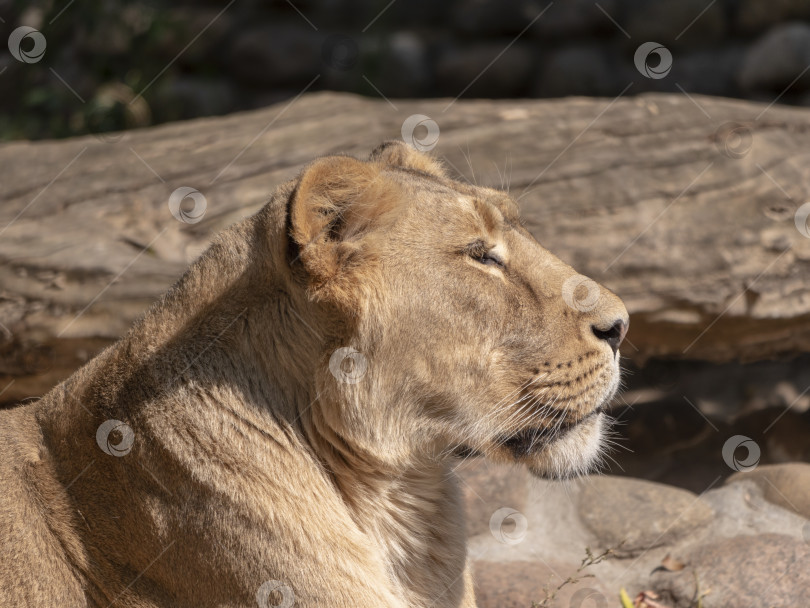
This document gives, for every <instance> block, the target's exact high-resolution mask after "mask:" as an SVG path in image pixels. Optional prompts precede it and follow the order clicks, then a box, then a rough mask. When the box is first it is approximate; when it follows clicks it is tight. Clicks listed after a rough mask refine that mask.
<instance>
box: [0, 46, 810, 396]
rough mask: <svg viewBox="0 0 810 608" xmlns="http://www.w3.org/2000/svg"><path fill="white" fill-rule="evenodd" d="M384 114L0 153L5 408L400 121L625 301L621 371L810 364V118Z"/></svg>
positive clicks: (273, 120) (620, 109)
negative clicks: (301, 173) (190, 215)
mask: <svg viewBox="0 0 810 608" xmlns="http://www.w3.org/2000/svg"><path fill="white" fill-rule="evenodd" d="M504 58H505V56H504V57H502V58H501V59H504ZM313 61H315V60H314V59H313ZM318 61H322V60H321V59H318ZM496 65H497V63H496ZM302 69H303V68H302ZM492 69H494V66H493V68H492ZM394 101H395V104H394V105H395V108H394V107H392V106H391V105H389V104H388V102H386V101H384V100H371V99H364V98H359V97H356V96H351V95H340V94H313V95H304V96H303V97H301V98H299V99H298V100H296V101H294V102H292V103H291V102H290V100H287V101H285V102H283V103H281V104H279V105H277V106H275V107H270V108H266V109H262V110H258V111H254V112H247V113H242V114H236V115H232V116H227V117H222V118H213V119H203V120H195V121H191V122H186V123H175V124H170V125H165V126H161V127H157V128H151V129H145V130H141V131H130V132H126V133H124V134H121V135H120V136H119V135H117V134H109V135H105V136H103V137H101V136H99V137H98V138H96V137H83V138H77V139H71V140H63V141H53V142H49V141H43V142H36V143H29V142H23V141H20V142H13V143H7V144H3V145H2V146H0V183H3V184H5V188H4V189H3V191H2V193H0V324H2V325H0V391H4V392H3V393H2V395H0V400H4V401H13V400H18V399H22V398H25V397H29V396H36V395H39V394H42V393H43V392H44V391H46V390H47V389H49V388H50V387H51V386H52V385H53V384H54V383H55V382H57V381H58V380H59V379H61V378H64V377H65V376H66V375H68V374H69V373H70V372H72V371H74V370H75V368H76V367H77V366H79V365H80V364H81V363H82V362H83V361H85V360H86V359H87V358H88V357H89V356H92V355H93V354H94V353H95V352H97V351H98V350H99V349H100V348H101V347H103V346H104V345H106V344H109V343H110V341H112V340H114V339H116V338H117V337H118V336H120V335H121V333H122V332H123V331H125V330H126V328H127V327H129V326H130V324H131V323H132V321H133V320H134V319H135V318H136V317H137V316H138V315H139V314H141V313H142V312H143V310H144V309H145V307H146V306H148V305H149V304H150V303H151V302H153V301H154V300H155V299H156V298H157V297H158V296H159V295H160V294H161V293H162V292H163V291H164V290H165V289H166V288H167V287H168V286H169V285H170V284H171V283H172V282H174V281H175V280H176V279H177V278H178V277H179V276H180V274H181V273H182V272H183V270H184V269H185V268H186V267H187V265H188V263H189V262H190V261H191V260H192V259H193V258H194V256H195V255H197V254H198V253H199V252H200V251H201V249H202V248H204V247H205V245H206V243H207V242H208V241H209V240H210V238H211V236H212V234H213V233H215V232H216V231H218V230H220V229H222V228H224V227H225V226H227V225H228V224H230V223H232V222H235V221H237V220H239V218H240V217H242V216H244V215H247V214H250V213H253V212H255V211H256V210H257V209H258V208H259V207H260V206H261V205H262V204H263V203H264V202H265V201H266V200H267V197H268V195H269V193H270V192H271V191H272V190H273V188H274V187H275V186H276V185H277V184H279V183H280V182H281V181H283V180H286V179H288V178H290V177H292V176H293V175H294V174H295V173H296V172H297V171H298V170H299V169H300V167H302V166H303V164H304V163H306V162H308V161H310V160H311V159H313V158H314V157H316V156H318V155H322V154H327V153H333V152H348V153H351V154H356V155H361V156H363V155H366V154H368V151H369V150H370V149H371V148H372V147H373V146H374V145H376V144H377V143H379V142H380V141H381V140H383V139H386V138H399V137H401V136H402V134H401V130H402V124H403V121H404V120H405V119H406V118H407V117H409V116H411V115H412V114H425V115H428V116H430V117H431V118H432V119H433V120H435V121H436V122H437V124H438V126H439V127H440V130H441V135H440V137H439V142H438V146H437V147H436V149H435V150H434V153H435V154H437V155H438V156H439V157H440V158H443V159H445V160H446V163H447V166H448V167H449V169H450V171H451V172H453V173H455V174H457V175H459V176H460V177H461V179H469V180H476V181H477V182H478V183H483V184H490V185H493V186H496V187H501V185H506V184H509V187H510V190H511V193H512V194H513V195H514V197H515V198H517V199H519V201H520V204H521V206H522V208H523V215H524V218H525V221H526V225H527V227H528V229H529V230H531V231H532V232H533V233H534V234H535V236H537V238H538V239H539V240H540V241H541V242H542V243H543V244H544V245H545V246H547V247H548V248H549V249H551V250H552V251H554V252H556V253H557V254H558V255H560V257H562V259H563V260H565V261H566V262H568V263H571V264H572V265H574V266H575V267H576V268H578V270H579V271H580V272H582V273H583V274H587V275H589V276H591V277H593V278H594V279H596V280H599V281H602V282H604V283H605V284H606V285H607V286H608V287H610V288H612V289H613V290H614V291H616V292H617V293H619V294H620V295H621V296H622V297H623V299H624V301H625V303H626V304H627V307H628V309H629V310H630V312H631V316H632V322H631V329H630V334H629V336H628V342H627V346H626V347H623V349H622V350H623V354H625V355H629V356H632V357H635V358H637V359H639V360H643V359H645V358H647V357H649V356H653V355H658V356H672V357H686V358H693V359H694V358H697V359H712V360H720V361H722V360H739V359H743V360H745V359H766V358H770V357H773V356H774V355H777V354H791V353H796V352H801V351H804V350H807V349H810V291H809V288H808V286H810V238H807V237H806V236H804V235H803V234H802V233H801V232H800V231H799V230H798V229H797V228H796V224H795V222H794V214H795V213H796V211H797V210H798V209H799V208H800V206H801V205H802V203H803V202H804V201H805V200H806V199H805V196H806V192H807V191H808V188H809V187H810V168H808V165H807V164H806V163H800V162H797V161H796V159H798V158H801V157H802V155H803V154H804V153H805V152H806V150H807V149H808V147H810V132H809V131H807V129H806V125H807V122H808V118H810V111H808V110H804V109H795V108H784V107H779V106H772V107H770V108H768V107H767V106H765V105H763V104H753V103H748V102H740V101H728V100H719V99H711V98H705V97H700V96H694V95H693V96H692V98H691V99H689V98H687V97H685V96H683V95H673V96H665V95H651V96H642V97H637V98H632V99H618V100H616V101H612V100H605V99H576V98H574V99H564V100H555V101H541V100H535V101H525V100H523V101H482V100H480V101H456V102H454V103H451V102H452V100H451V99H444V100H430V101H404V100H394ZM757 119H758V120H757ZM729 123H732V124H731V125H729ZM468 161H469V165H468ZM180 187H191V188H196V189H198V190H199V191H200V192H201V193H202V194H203V195H204V196H205V199H206V201H207V208H206V211H205V214H204V216H203V217H202V218H201V221H199V222H198V223H194V224H188V223H184V222H182V221H178V220H175V219H174V217H173V216H172V214H171V213H170V210H169V206H168V201H169V197H170V195H171V194H172V192H174V191H175V190H176V189H177V188H180ZM189 202H190V199H189V200H187V201H186V203H189ZM804 232H805V233H807V234H810V232H808V231H807V230H806V229H804ZM12 380H14V383H13V384H11V386H9V383H10V382H11V381H12Z"/></svg>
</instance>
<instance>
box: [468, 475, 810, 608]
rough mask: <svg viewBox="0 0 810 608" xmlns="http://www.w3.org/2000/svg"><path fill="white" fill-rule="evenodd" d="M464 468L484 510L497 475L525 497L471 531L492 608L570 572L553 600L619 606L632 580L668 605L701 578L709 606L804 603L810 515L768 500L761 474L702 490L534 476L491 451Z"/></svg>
mask: <svg viewBox="0 0 810 608" xmlns="http://www.w3.org/2000/svg"><path fill="white" fill-rule="evenodd" d="M762 468H767V469H768V474H769V477H770V478H772V479H787V478H788V477H789V476H790V475H791V474H792V473H791V471H792V470H793V469H794V467H793V465H780V466H773V467H762ZM757 470H759V468H757V469H755V471H757ZM459 474H460V475H461V476H462V478H463V480H464V484H463V485H464V486H465V487H467V494H466V496H467V508H468V513H471V512H475V511H476V510H480V507H479V505H477V504H475V503H476V502H477V499H476V498H475V495H476V494H485V493H486V491H487V487H490V485H489V484H491V480H492V479H493V478H497V479H500V480H505V479H509V480H510V481H509V483H507V484H506V487H503V484H501V488H500V491H501V492H503V493H504V496H509V495H513V496H514V495H522V494H524V493H525V495H526V496H527V499H526V502H525V507H524V508H523V509H520V510H517V509H511V510H510V511H509V516H508V518H506V519H502V518H503V513H502V512H501V513H498V512H497V511H493V512H492V513H491V516H492V518H493V519H494V520H495V523H496V524H497V523H498V522H502V525H501V526H498V525H493V526H490V529H487V530H482V531H481V532H480V533H478V534H474V536H473V537H472V538H471V540H470V548H469V553H470V557H471V559H472V560H473V563H474V572H475V579H476V586H477V589H478V600H479V605H480V606H482V607H483V608H489V607H495V606H498V607H499V608H500V607H504V606H507V607H512V606H514V607H521V608H529V606H532V602H540V601H541V600H543V599H544V598H545V597H546V594H547V591H554V590H555V589H557V587H559V585H560V583H562V582H564V581H566V580H567V579H569V577H570V578H572V579H573V581H574V582H571V583H568V584H564V585H563V586H562V588H561V589H560V591H559V593H558V595H557V596H556V598H555V600H554V601H552V602H549V603H548V604H547V605H548V606H555V607H558V608H563V607H564V608H572V607H574V606H583V607H584V606H600V607H602V606H604V607H607V606H618V605H619V601H618V597H619V590H620V589H622V588H624V589H625V590H626V591H627V593H628V594H629V595H630V597H635V596H636V595H637V594H639V593H641V592H645V591H652V592H654V593H657V594H658V595H659V597H660V601H661V602H662V603H663V605H664V606H667V608H694V606H696V603H695V597H696V595H695V592H696V589H697V586H699V589H700V593H701V594H702V593H705V592H709V594H708V595H706V596H705V598H704V599H703V604H702V605H703V606H705V607H706V608H722V607H726V606H728V607H732V606H733V607H734V608H763V606H768V607H774V608H794V607H796V606H804V605H805V604H806V597H807V593H810V574H809V573H810V570H808V568H807V563H808V558H810V520H808V519H806V518H804V517H801V516H799V515H796V514H795V513H794V512H793V511H792V510H790V509H784V508H782V507H781V506H778V505H776V504H774V503H773V502H771V501H769V500H767V499H766V497H765V496H764V495H763V491H762V489H761V488H760V487H759V485H758V484H757V483H756V482H755V481H753V480H749V479H747V478H743V479H742V480H741V481H736V482H732V483H728V484H726V485H722V486H720V487H715V488H714V489H706V491H704V492H702V493H701V494H700V495H695V494H692V493H689V492H683V491H681V490H678V489H676V488H673V487H669V486H665V485H662V484H656V483H651V482H645V481H641V480H632V479H629V480H628V479H623V478H617V477H593V476H592V477H588V478H585V479H582V480H577V481H568V482H549V481H542V480H537V479H533V478H529V479H528V480H527V479H521V478H519V477H518V476H514V475H511V473H510V469H509V468H506V467H498V466H493V465H491V464H487V463H485V462H484V461H481V460H478V461H474V462H471V463H468V464H465V465H464V467H463V468H462V469H461V470H460V471H459ZM479 484H487V485H484V486H480V485H479ZM713 485H716V484H713ZM710 487H712V486H710ZM782 487H783V488H784V489H788V487H787V486H782ZM507 500H508V499H507ZM494 504H497V505H498V506H497V507H496V509H500V508H502V506H501V505H502V503H498V502H496V503H494ZM672 530H679V533H677V534H673V533H671V531H672ZM662 531H663V532H664V533H663V534H662ZM622 540H624V541H625V542H624V544H622V545H621V547H620V549H619V550H618V551H614V553H613V555H612V556H610V557H609V559H607V560H603V561H599V560H596V561H598V563H596V564H594V565H587V566H585V567H584V568H583V567H582V564H583V560H586V561H585V563H587V556H588V551H590V555H592V556H599V555H600V554H601V553H602V552H603V551H604V550H605V549H611V548H613V549H615V548H616V546H617V545H619V544H621V541H622ZM627 546H631V547H632V548H634V551H632V552H631V551H626V550H625V549H626V547H627ZM667 558H668V559H667ZM578 570H579V571H578ZM696 583H697V586H696ZM586 598H587V601H586Z"/></svg>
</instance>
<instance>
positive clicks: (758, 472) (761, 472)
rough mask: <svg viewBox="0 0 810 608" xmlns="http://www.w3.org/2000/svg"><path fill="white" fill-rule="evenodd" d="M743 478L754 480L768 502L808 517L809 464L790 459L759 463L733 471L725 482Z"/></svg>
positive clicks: (735, 481)
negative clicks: (750, 468)
mask: <svg viewBox="0 0 810 608" xmlns="http://www.w3.org/2000/svg"><path fill="white" fill-rule="evenodd" d="M742 481H748V482H753V483H755V484H757V486H759V488H760V489H761V490H762V493H763V495H764V496H765V498H766V499H767V500H769V501H770V502H772V503H774V504H776V505H779V506H780V507H783V508H785V509H788V510H789V511H793V512H794V513H796V514H798V515H801V516H802V517H805V518H807V519H810V464H807V463H804V462H791V463H786V464H775V465H764V466H758V467H756V468H755V469H753V470H751V471H747V472H741V473H735V474H734V475H732V476H731V477H730V478H729V479H728V480H727V481H726V483H727V484H732V483H738V482H742Z"/></svg>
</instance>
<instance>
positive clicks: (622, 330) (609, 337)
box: [591, 319, 629, 355]
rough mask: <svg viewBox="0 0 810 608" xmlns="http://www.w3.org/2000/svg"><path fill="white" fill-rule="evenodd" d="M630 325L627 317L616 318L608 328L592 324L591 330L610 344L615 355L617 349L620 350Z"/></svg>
mask: <svg viewBox="0 0 810 608" xmlns="http://www.w3.org/2000/svg"><path fill="white" fill-rule="evenodd" d="M628 325H629V323H628V322H627V321H626V320H625V319H616V320H615V321H614V322H613V324H612V325H611V326H610V327H608V328H607V329H602V328H600V327H599V326H598V325H591V330H592V331H593V335H594V336H596V337H597V338H599V339H600V340H604V341H605V342H607V343H608V344H609V345H610V348H611V349H613V354H614V355H615V354H616V351H617V350H619V344H621V343H622V340H624V336H625V335H627V327H628Z"/></svg>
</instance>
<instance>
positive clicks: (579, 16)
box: [0, 0, 810, 140]
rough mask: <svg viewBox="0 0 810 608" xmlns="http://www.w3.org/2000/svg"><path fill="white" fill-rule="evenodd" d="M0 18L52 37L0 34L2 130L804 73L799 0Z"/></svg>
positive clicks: (217, 9)
mask: <svg viewBox="0 0 810 608" xmlns="http://www.w3.org/2000/svg"><path fill="white" fill-rule="evenodd" d="M0 19H1V21H0V33H2V34H3V35H2V38H3V39H5V38H6V37H7V36H8V34H9V33H11V31H12V30H13V29H15V28H16V27H18V26H21V25H22V26H28V27H31V28H34V29H36V30H38V31H41V32H42V34H43V35H44V36H45V37H46V38H47V46H48V47H49V48H51V49H57V48H58V49H59V52H58V53H56V52H51V53H47V54H46V55H45V59H44V60H43V61H38V62H37V64H36V65H25V64H24V63H22V62H20V61H17V60H15V59H14V57H12V55H11V54H10V53H9V52H8V49H2V50H0V73H2V86H3V89H4V93H3V95H2V97H0V139H6V140H8V139H17V138H28V139H39V138H54V137H66V136H70V135H80V134H84V133H92V132H103V131H108V130H119V129H127V128H134V127H143V126H148V125H153V124H159V123H163V122H167V121H173V120H181V119H188V118H196V117H200V116H211V115H219V114H227V113H230V112H234V111H239V110H247V109H252V108H258V107H263V106H266V105H268V104H271V103H274V102H278V101H281V100H284V99H288V98H291V97H294V96H296V95H298V94H299V93H300V92H301V90H302V88H304V87H307V90H309V91H317V90H334V91H349V92H353V93H358V94H361V95H367V96H370V97H375V98H379V97H380V96H385V97H388V98H425V97H456V96H461V97H463V98H476V97H477V98H523V97H535V98H553V97H565V96H570V95H587V96H603V97H613V96H615V95H617V94H619V93H620V92H621V91H622V89H624V88H625V87H626V86H627V83H628V82H633V83H634V85H633V87H632V89H631V91H630V92H629V94H631V95H638V94H640V93H644V92H646V91H668V92H675V93H677V92H682V91H686V92H688V93H690V94H706V95H721V96H726V97H739V98H743V99H754V100H764V101H771V100H772V99H773V98H774V96H775V95H776V94H778V93H780V92H781V91H783V90H784V89H785V87H786V86H787V85H788V84H790V83H791V82H792V81H793V80H794V79H797V78H798V80H797V81H796V82H794V83H793V86H791V88H790V90H788V91H787V92H785V93H784V95H783V96H782V97H781V98H780V102H781V103H786V104H798V105H808V104H810V93H808V88H810V74H808V73H806V72H803V70H804V69H805V68H806V66H807V65H808V63H810V25H808V23H806V22H804V21H803V20H806V19H810V2H806V1H804V0H774V1H771V2H764V1H762V0H716V1H714V2H711V1H710V0H681V1H674V0H651V1H646V0H600V1H599V2H593V1H591V0H565V1H561V2H555V3H549V2H544V1H542V0H452V1H450V0H448V1H446V2H436V1H432V0H408V1H407V2H405V1H394V2H391V0H379V1H374V0H297V1H296V2H294V3H293V2H285V1H269V2H259V1H256V0H239V1H238V2H231V3H230V4H229V3H226V2H186V1H181V2H168V1H165V2H164V1H159V0H153V1H150V2H127V1H124V0H75V1H74V2H47V1H42V2H38V1H33V2H30V1H26V2H20V1H16V2H15V1H11V0H3V1H2V2H0ZM641 39H643V40H652V41H655V42H658V43H660V44H661V45H664V46H665V47H666V48H667V49H669V51H671V52H672V53H674V54H675V55H676V56H677V58H678V60H677V61H676V62H674V64H673V65H672V68H671V69H672V72H671V74H670V77H668V78H661V79H655V78H646V77H644V76H642V75H641V74H640V73H639V72H638V71H637V70H636V69H635V68H634V65H633V56H634V53H635V51H636V48H637V47H638V45H639V41H640V40H641ZM29 44H30V45H32V46H33V41H31V40H29V41H27V42H25V44H24V46H23V49H24V50H25V45H29ZM495 61H497V69H490V70H486V69H485V68H486V67H487V66H488V65H490V64H492V63H493V62H495ZM676 83H677V84H676ZM133 100H135V102H134V103H133Z"/></svg>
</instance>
